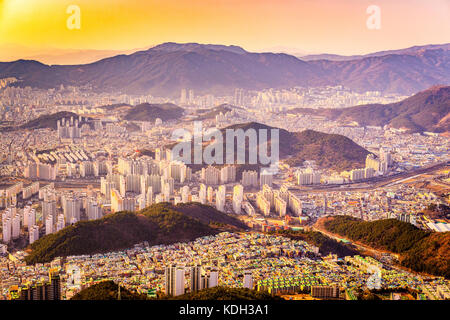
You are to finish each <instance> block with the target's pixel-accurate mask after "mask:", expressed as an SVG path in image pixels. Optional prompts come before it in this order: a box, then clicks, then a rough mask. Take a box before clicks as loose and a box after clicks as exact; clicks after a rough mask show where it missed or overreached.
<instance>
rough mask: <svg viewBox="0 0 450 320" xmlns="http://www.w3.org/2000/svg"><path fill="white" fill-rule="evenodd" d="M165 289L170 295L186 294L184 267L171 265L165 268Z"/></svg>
mask: <svg viewBox="0 0 450 320" xmlns="http://www.w3.org/2000/svg"><path fill="white" fill-rule="evenodd" d="M165 291H166V295H168V296H179V295H181V294H184V268H183V267H177V266H174V265H169V266H168V267H166V269H165Z"/></svg>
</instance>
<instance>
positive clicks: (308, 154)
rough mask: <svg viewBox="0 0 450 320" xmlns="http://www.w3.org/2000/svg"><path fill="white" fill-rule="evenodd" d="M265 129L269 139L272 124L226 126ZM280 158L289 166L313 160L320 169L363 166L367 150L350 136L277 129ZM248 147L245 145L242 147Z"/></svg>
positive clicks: (230, 127) (344, 168)
mask: <svg viewBox="0 0 450 320" xmlns="http://www.w3.org/2000/svg"><path fill="white" fill-rule="evenodd" d="M250 128H251V129H255V130H259V129H267V130H268V137H269V138H268V139H269V142H270V129H273V127H270V126H266V125H263V124H260V123H256V122H251V123H244V124H239V125H232V126H229V127H227V128H226V129H235V130H236V129H243V130H244V131H246V130H248V129H250ZM279 141H280V146H279V147H280V158H281V159H286V162H287V163H288V164H290V165H292V166H300V165H302V164H303V162H304V161H305V160H314V161H316V163H317V165H319V167H321V168H331V169H335V170H338V171H341V170H347V169H351V168H357V167H362V166H364V163H365V159H366V156H367V154H369V151H367V150H366V149H364V148H363V147H361V146H359V145H358V144H356V143H355V142H353V141H352V140H351V139H349V138H347V137H345V136H342V135H338V134H328V133H322V132H318V131H314V130H305V131H301V132H289V131H287V130H283V129H279ZM246 148H247V150H248V146H246Z"/></svg>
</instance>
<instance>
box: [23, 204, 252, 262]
mask: <svg viewBox="0 0 450 320" xmlns="http://www.w3.org/2000/svg"><path fill="white" fill-rule="evenodd" d="M180 207H181V206H180ZM197 212H200V213H197ZM217 225H226V226H228V227H229V228H234V229H239V228H242V227H243V225H242V223H241V222H239V221H238V220H237V219H234V218H232V217H228V216H227V215H226V214H224V213H222V212H219V211H217V210H215V209H214V208H212V207H207V206H201V205H198V204H195V203H193V204H190V205H187V206H186V207H181V209H178V207H176V206H172V205H170V204H169V203H159V204H155V205H152V206H150V207H148V208H145V209H144V210H141V211H139V212H136V213H132V212H119V213H114V214H110V215H107V216H105V217H103V218H102V219H98V220H92V221H80V222H77V223H76V224H74V225H71V226H68V227H66V228H64V229H62V230H60V231H58V232H56V233H53V234H49V235H46V236H44V237H42V238H41V239H39V240H38V241H36V242H34V243H33V244H31V246H30V247H31V253H30V255H28V256H27V257H26V259H25V260H26V262H27V263H28V264H34V263H38V262H49V261H51V260H52V259H54V258H56V257H59V256H70V255H81V254H94V253H100V252H108V251H113V250H120V249H125V248H128V247H130V246H132V245H134V244H136V243H140V242H143V241H147V242H148V243H149V245H157V244H170V243H175V242H187V241H191V240H194V239H196V238H198V237H202V236H206V235H213V234H217V233H218V232H220V229H219V228H218V227H217Z"/></svg>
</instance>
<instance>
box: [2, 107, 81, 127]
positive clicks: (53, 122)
mask: <svg viewBox="0 0 450 320" xmlns="http://www.w3.org/2000/svg"><path fill="white" fill-rule="evenodd" d="M70 117H73V118H74V119H78V115H77V114H76V113H73V112H69V111H59V112H56V113H52V114H45V115H42V116H39V117H38V118H36V119H33V120H31V121H29V122H27V123H25V124H23V125H21V126H16V127H4V128H3V130H4V131H9V130H17V129H28V130H34V129H44V128H49V129H54V130H56V128H57V122H58V120H61V119H63V118H65V119H70ZM83 118H84V119H86V117H83ZM83 123H85V122H82V123H81V124H83Z"/></svg>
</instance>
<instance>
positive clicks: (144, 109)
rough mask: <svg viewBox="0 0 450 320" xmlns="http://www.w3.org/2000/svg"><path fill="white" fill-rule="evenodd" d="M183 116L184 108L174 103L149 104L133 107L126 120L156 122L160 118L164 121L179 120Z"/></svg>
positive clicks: (126, 114) (126, 115) (127, 113)
mask: <svg viewBox="0 0 450 320" xmlns="http://www.w3.org/2000/svg"><path fill="white" fill-rule="evenodd" d="M182 116H183V108H180V107H178V106H176V105H174V104H172V103H164V104H149V103H143V104H139V105H137V106H134V107H131V108H130V109H129V110H128V111H127V112H126V113H125V115H124V119H125V120H135V121H155V120H156V119H157V118H160V119H161V120H163V121H168V120H174V119H179V118H181V117H182Z"/></svg>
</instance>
